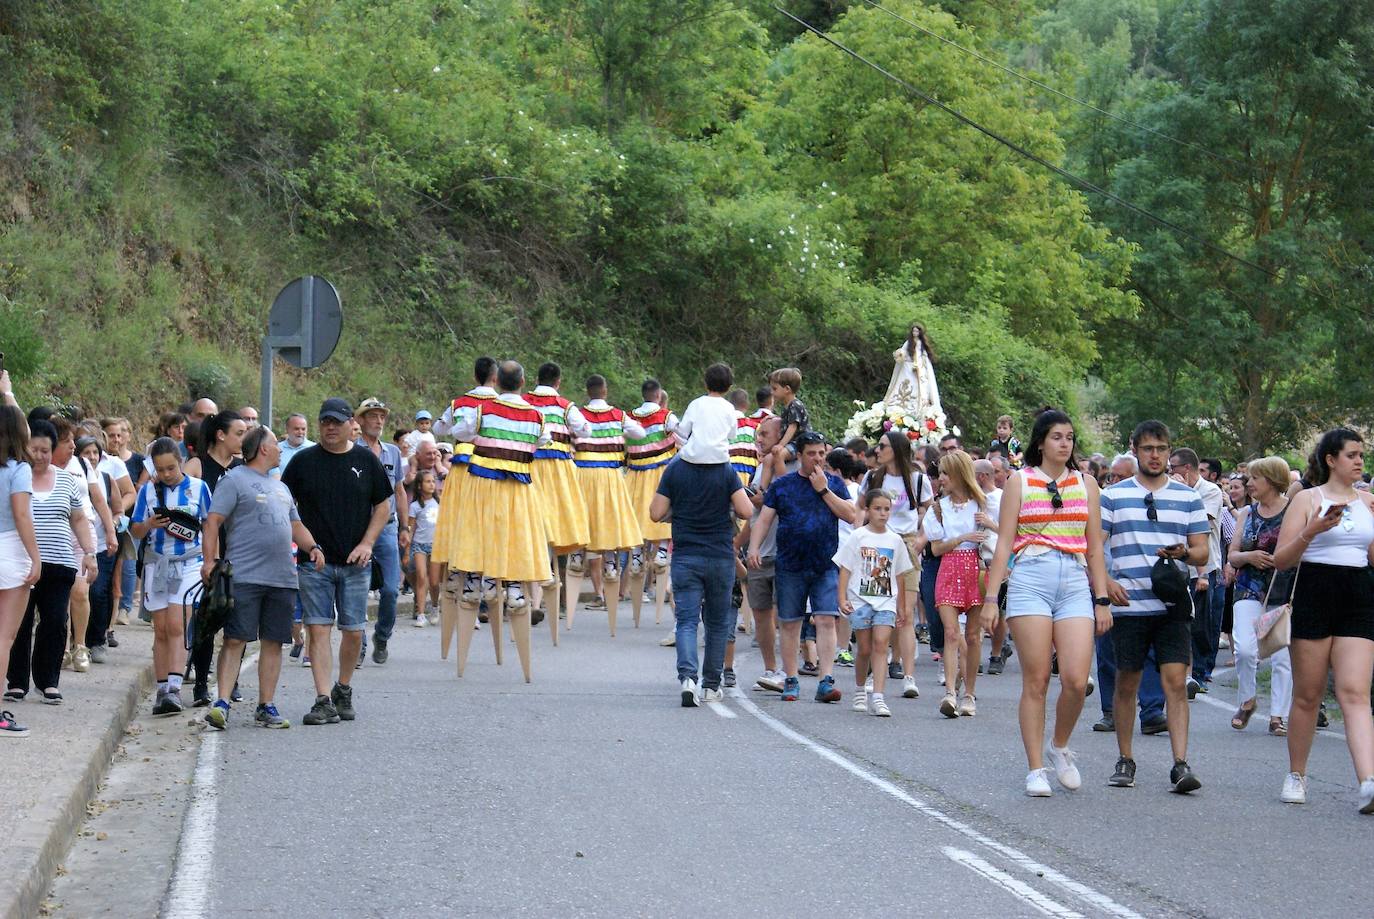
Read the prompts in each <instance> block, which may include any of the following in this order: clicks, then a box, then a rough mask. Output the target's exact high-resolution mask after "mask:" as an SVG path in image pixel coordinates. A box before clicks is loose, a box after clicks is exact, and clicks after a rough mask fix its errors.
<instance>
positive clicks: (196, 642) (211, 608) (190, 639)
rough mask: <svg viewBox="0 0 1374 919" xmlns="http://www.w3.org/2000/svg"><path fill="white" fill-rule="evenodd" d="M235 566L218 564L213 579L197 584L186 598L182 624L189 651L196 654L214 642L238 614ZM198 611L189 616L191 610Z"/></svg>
mask: <svg viewBox="0 0 1374 919" xmlns="http://www.w3.org/2000/svg"><path fill="white" fill-rule="evenodd" d="M233 576H234V566H233V565H231V564H229V562H228V560H226V559H220V560H219V561H217V562H215V567H214V569H213V570H212V571H211V572H210V580H209V581H206V582H204V583H200V584H196V586H194V587H192V588H191V589H190V590H188V591H186V595H185V596H184V597H182V605H181V610H182V613H181V615H182V625H183V629H184V632H185V640H186V650H187V651H194V650H195V649H196V648H198V647H200V646H201V645H203V644H205V642H207V641H208V642H214V640H215V635H216V634H217V633H218V632H219V630H220V629H222V628H224V625H225V623H227V622H228V621H229V615H230V614H231V613H232V612H233V611H234V581H233ZM192 609H194V612H190V613H188V612H187V611H188V610H192Z"/></svg>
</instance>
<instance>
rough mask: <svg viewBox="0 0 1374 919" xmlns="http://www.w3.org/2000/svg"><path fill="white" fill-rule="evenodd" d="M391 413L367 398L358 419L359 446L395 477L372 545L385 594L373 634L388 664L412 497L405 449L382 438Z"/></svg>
mask: <svg viewBox="0 0 1374 919" xmlns="http://www.w3.org/2000/svg"><path fill="white" fill-rule="evenodd" d="M388 414H390V412H389V410H388V409H387V407H386V403H384V402H382V400H381V399H364V400H363V403H362V404H361V405H359V406H358V421H359V424H360V425H361V427H362V436H361V437H359V438H358V446H360V447H366V448H367V449H368V450H369V451H370V452H371V453H372V455H373V456H375V457H377V459H379V460H381V463H382V467H383V468H384V469H386V475H387V478H388V479H390V480H391V492H392V494H391V499H390V501H389V502H388V504H389V505H390V508H391V513H390V516H389V517H388V518H387V522H386V526H384V527H382V532H381V533H380V534H378V536H377V544H376V545H375V546H373V547H372V555H373V558H375V559H376V560H377V564H378V565H380V566H381V569H382V591H381V593H382V596H381V599H380V600H379V601H378V603H377V627H376V629H375V630H374V631H373V633H372V662H373V663H374V664H385V663H386V659H387V649H386V644H387V642H388V641H390V640H391V632H392V630H393V629H395V627H396V595H397V594H398V593H399V592H400V589H401V553H402V552H404V551H405V550H406V547H407V546H408V545H409V543H410V520H409V517H408V514H409V513H410V498H409V497H407V495H406V486H405V477H406V470H405V463H404V461H403V460H402V458H401V448H400V447H398V446H396V445H395V444H393V443H387V442H386V441H384V440H382V428H383V427H384V426H385V425H386V418H387V415H388Z"/></svg>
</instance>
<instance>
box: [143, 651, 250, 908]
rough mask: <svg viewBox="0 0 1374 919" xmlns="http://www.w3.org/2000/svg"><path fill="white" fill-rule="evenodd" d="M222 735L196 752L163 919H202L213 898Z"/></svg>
mask: <svg viewBox="0 0 1374 919" xmlns="http://www.w3.org/2000/svg"><path fill="white" fill-rule="evenodd" d="M257 659H258V652H257V651H256V650H255V651H253V653H252V654H250V655H248V656H247V657H245V658H244V659H243V663H241V664H240V665H239V670H240V671H242V670H243V669H244V668H245V667H251V666H252V665H253V663H254V662H255V661H256V660H257ZM219 745H220V732H219V731H215V730H210V731H206V732H205V733H204V734H203V735H202V736H201V742H200V750H198V751H197V752H196V771H195V773H194V774H193V775H192V778H191V803H190V804H189V805H188V806H187V808H186V817H185V819H184V820H183V822H182V825H181V839H180V840H179V841H178V842H177V857H176V866H175V867H174V868H173V869H172V880H171V883H170V884H168V886H167V897H166V899H165V901H164V905H163V907H162V914H161V915H162V917H163V919H202V917H204V916H205V915H206V907H207V903H206V900H207V898H208V897H209V894H210V879H211V877H212V876H213V871H214V866H215V824H216V823H217V822H218V821H219V791H218V789H217V786H218V784H219V783H218V774H219V755H218V754H219Z"/></svg>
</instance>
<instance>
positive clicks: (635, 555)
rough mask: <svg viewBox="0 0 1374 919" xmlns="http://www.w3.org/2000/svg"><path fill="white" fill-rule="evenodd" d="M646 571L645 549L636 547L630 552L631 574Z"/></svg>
mask: <svg viewBox="0 0 1374 919" xmlns="http://www.w3.org/2000/svg"><path fill="white" fill-rule="evenodd" d="M643 573H644V550H643V549H635V550H634V551H633V552H631V553H630V574H633V575H640V574H643Z"/></svg>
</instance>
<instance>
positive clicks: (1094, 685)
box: [1083, 673, 1097, 699]
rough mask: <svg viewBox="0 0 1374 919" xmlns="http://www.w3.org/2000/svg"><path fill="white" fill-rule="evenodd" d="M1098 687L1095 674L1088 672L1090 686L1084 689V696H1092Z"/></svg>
mask: <svg viewBox="0 0 1374 919" xmlns="http://www.w3.org/2000/svg"><path fill="white" fill-rule="evenodd" d="M1096 689H1097V680H1095V679H1093V675H1092V674H1091V673H1090V674H1088V688H1087V689H1085V690H1083V698H1085V699H1086V698H1088V696H1091V695H1092V694H1093V691H1094V690H1096Z"/></svg>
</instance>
